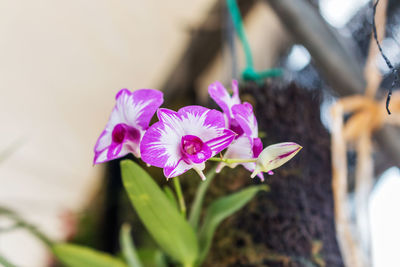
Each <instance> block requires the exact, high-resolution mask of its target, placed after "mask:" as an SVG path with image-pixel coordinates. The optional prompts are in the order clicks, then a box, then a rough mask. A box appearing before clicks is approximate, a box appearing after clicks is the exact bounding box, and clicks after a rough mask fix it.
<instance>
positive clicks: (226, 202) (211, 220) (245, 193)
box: [199, 185, 268, 263]
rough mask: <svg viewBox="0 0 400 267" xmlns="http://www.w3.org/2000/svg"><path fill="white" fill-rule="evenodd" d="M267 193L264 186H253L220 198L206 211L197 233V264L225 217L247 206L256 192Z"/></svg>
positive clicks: (201, 260)
mask: <svg viewBox="0 0 400 267" xmlns="http://www.w3.org/2000/svg"><path fill="white" fill-rule="evenodd" d="M261 190H264V191H267V190H268V187H267V186H266V185H255V186H250V187H248V188H246V189H243V190H241V191H239V192H237V193H234V194H231V195H229V196H225V197H221V198H219V199H217V200H216V201H214V202H213V203H212V204H211V205H210V206H209V207H208V209H207V212H206V215H205V218H204V223H203V225H202V227H201V228H200V231H199V244H200V257H199V263H201V262H203V260H204V259H205V257H206V256H207V253H208V251H209V249H210V246H211V241H212V239H213V236H214V233H215V230H216V229H217V227H218V225H219V224H220V223H221V222H222V221H223V220H224V219H226V218H227V217H229V216H230V215H232V214H233V213H235V212H236V211H238V210H239V209H241V208H242V207H243V206H244V205H246V204H247V202H249V201H250V200H251V199H252V198H253V197H254V196H255V195H256V194H257V192H259V191H261Z"/></svg>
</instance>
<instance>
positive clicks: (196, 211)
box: [189, 165, 217, 229]
mask: <svg viewBox="0 0 400 267" xmlns="http://www.w3.org/2000/svg"><path fill="white" fill-rule="evenodd" d="M216 170H217V165H215V166H214V167H213V168H212V169H211V170H210V171H208V172H207V174H206V177H207V179H206V180H205V181H201V182H200V185H199V187H198V188H197V191H196V196H195V198H194V201H193V204H192V206H191V209H190V214H189V223H190V225H191V226H192V227H193V229H197V225H198V224H199V218H200V213H201V208H202V207H203V200H204V196H205V194H206V192H207V189H208V187H209V186H210V184H211V181H212V180H213V179H214V177H215V174H216Z"/></svg>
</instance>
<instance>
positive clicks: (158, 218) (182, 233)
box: [121, 160, 198, 265]
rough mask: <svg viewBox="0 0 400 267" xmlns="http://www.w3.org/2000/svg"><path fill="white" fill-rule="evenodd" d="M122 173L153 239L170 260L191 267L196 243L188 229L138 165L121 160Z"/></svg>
mask: <svg viewBox="0 0 400 267" xmlns="http://www.w3.org/2000/svg"><path fill="white" fill-rule="evenodd" d="M121 173H122V180H123V183H124V186H125V189H126V191H127V192H128V196H129V198H130V200H131V202H132V205H133V207H134V208H135V210H136V212H137V214H138V216H139V218H140V219H141V221H142V222H143V224H144V225H145V227H146V229H147V230H148V231H149V233H150V235H151V236H152V237H153V239H154V240H155V241H156V242H157V243H158V245H159V246H160V247H161V248H162V249H163V251H165V253H167V254H168V255H170V256H171V257H172V258H174V259H175V260H177V261H179V262H181V263H183V264H184V265H192V264H193V263H194V262H195V261H196V260H197V256H198V241H197V237H196V235H195V233H194V231H193V229H192V228H191V226H190V225H189V224H188V223H187V222H186V220H185V219H184V218H183V217H182V216H181V214H180V213H179V212H178V210H177V209H176V208H175V207H174V206H173V205H172V204H171V202H170V200H169V199H168V198H167V197H166V195H165V194H164V192H163V191H162V190H161V189H160V187H159V186H158V185H157V184H156V183H155V182H154V181H153V179H152V178H151V177H150V176H149V175H148V174H147V172H145V171H144V170H143V169H142V168H141V167H140V166H139V165H137V164H136V163H134V162H132V161H130V160H124V161H121Z"/></svg>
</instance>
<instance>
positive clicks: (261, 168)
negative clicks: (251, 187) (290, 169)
mask: <svg viewBox="0 0 400 267" xmlns="http://www.w3.org/2000/svg"><path fill="white" fill-rule="evenodd" d="M301 149H302V147H301V146H300V145H298V144H296V143H293V142H285V143H278V144H274V145H270V146H268V147H266V148H265V149H264V150H263V151H262V152H261V153H260V155H259V156H258V160H257V162H256V167H255V170H254V172H253V173H252V174H251V178H254V177H255V176H256V175H257V174H259V173H260V172H269V171H271V170H273V169H276V168H278V167H280V166H282V165H283V164H285V163H286V162H287V161H289V160H290V159H291V158H293V157H294V156H295V155H296V154H297V153H298V152H299V151H300V150H301Z"/></svg>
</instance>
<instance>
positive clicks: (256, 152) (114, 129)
mask: <svg viewBox="0 0 400 267" xmlns="http://www.w3.org/2000/svg"><path fill="white" fill-rule="evenodd" d="M232 91H233V95H232V96H231V95H230V94H229V93H228V91H227V90H226V89H225V88H224V87H223V85H222V84H221V83H219V82H215V83H213V84H211V85H210V86H209V89H208V92H209V94H210V96H211V98H212V99H213V100H214V101H215V102H216V103H217V104H218V105H219V107H220V108H221V109H222V111H223V112H220V111H217V110H214V109H208V108H205V107H202V106H187V107H183V108H181V109H179V110H178V111H173V110H170V109H166V108H160V106H161V104H162V103H163V94H162V93H161V92H160V91H157V90H152V89H140V90H136V91H134V92H130V91H129V90H127V89H122V90H121V91H120V92H118V93H117V95H116V105H115V107H114V109H113V111H112V113H111V116H110V119H109V121H108V123H107V125H106V127H105V129H104V131H103V132H102V133H101V135H100V137H99V139H98V140H97V143H96V145H95V148H94V154H95V156H94V164H97V163H102V162H105V161H109V160H113V159H116V158H120V157H123V156H125V155H127V154H128V153H132V154H133V155H134V156H136V157H138V158H140V157H141V158H142V160H143V161H144V162H145V163H147V164H148V165H153V166H156V167H160V168H163V169H164V175H165V177H167V178H172V177H175V176H178V175H180V174H182V173H184V172H186V171H188V170H190V169H194V170H195V171H196V172H197V173H198V174H199V175H200V177H201V178H202V179H205V176H204V174H203V172H202V171H203V169H204V168H205V162H206V161H207V160H214V161H220V162H221V163H220V164H219V166H218V168H217V172H219V171H221V169H222V168H223V167H224V166H229V167H231V168H234V167H236V166H237V165H238V164H242V165H243V166H244V167H245V168H246V169H248V170H249V171H251V172H252V175H251V177H255V176H256V175H257V176H258V177H259V178H260V179H261V180H264V176H263V173H262V172H267V173H269V174H272V169H275V168H277V167H279V166H281V165H282V164H284V163H285V162H287V161H288V160H289V159H291V158H292V157H294V155H295V154H296V153H297V152H298V151H299V150H300V149H301V146H299V145H297V144H296V143H291V142H286V143H280V144H275V145H272V146H269V147H267V148H265V149H264V150H263V145H262V142H261V139H260V138H258V125H257V119H256V117H255V116H254V113H253V107H252V106H251V104H249V103H247V102H244V103H241V100H240V98H239V91H238V83H237V81H233V82H232ZM155 113H157V117H158V120H159V121H158V122H156V123H154V124H153V125H151V126H150V125H149V124H150V120H151V118H152V117H153V116H154V114H155ZM224 149H226V151H225V153H224V156H223V157H221V158H218V157H216V158H214V156H215V155H217V154H218V153H220V152H222V151H223V150H224Z"/></svg>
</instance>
